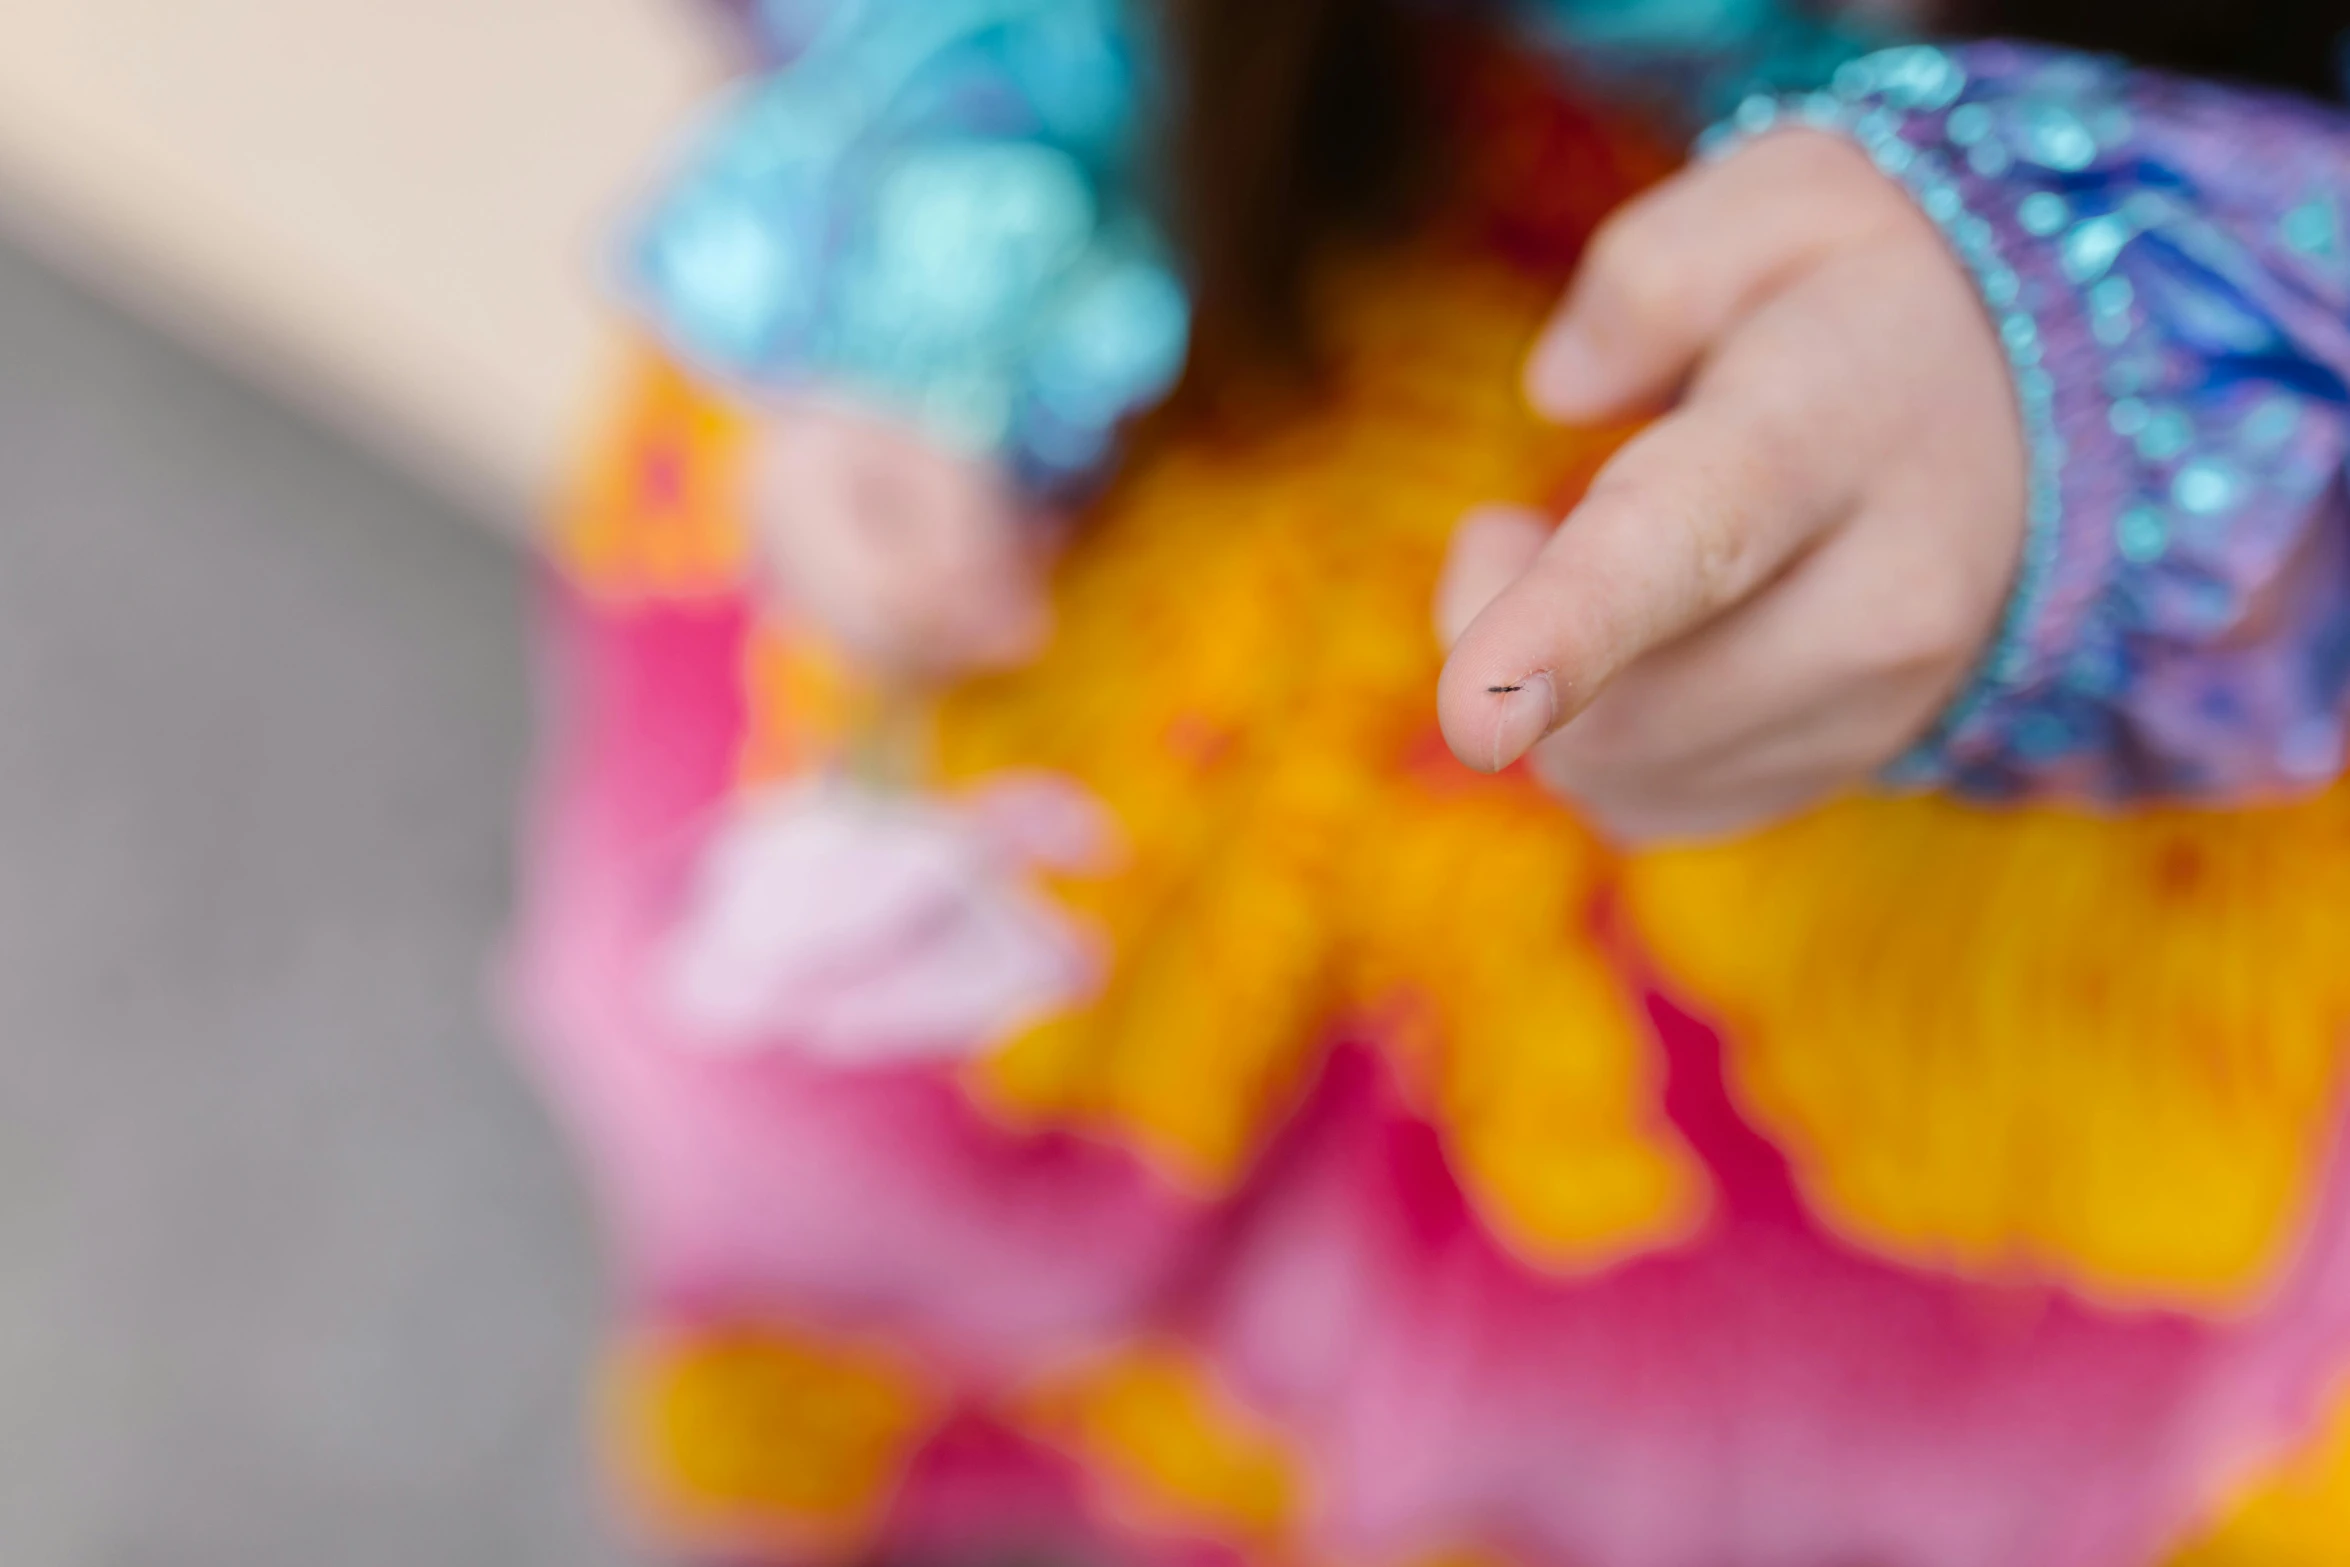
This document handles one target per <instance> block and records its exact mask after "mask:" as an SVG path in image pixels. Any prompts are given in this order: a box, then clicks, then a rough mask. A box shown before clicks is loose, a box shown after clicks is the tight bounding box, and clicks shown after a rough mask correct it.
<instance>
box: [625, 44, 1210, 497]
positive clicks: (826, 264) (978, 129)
mask: <svg viewBox="0 0 2350 1567" xmlns="http://www.w3.org/2000/svg"><path fill="white" fill-rule="evenodd" d="M745 19H746V21H748V22H749V23H750V24H751V26H752V27H753V29H754V32H755V35H756V36H757V38H758V39H759V41H760V43H761V44H762V45H763V46H764V53H765V54H766V56H767V57H768V59H769V61H770V64H769V65H768V66H767V67H766V68H765V69H763V70H762V71H760V72H759V73H757V74H755V75H753V76H751V77H749V78H747V79H746V80H744V81H743V82H741V83H739V84H738V85H737V86H736V87H734V88H733V89H732V90H731V91H730V92H729V93H727V94H726V95H725V96H724V97H723V98H722V99H721V101H719V102H718V103H717V104H715V105H714V106H713V107H712V108H711V110H710V111H709V113H708V115H707V117H706V119H705V121H704V123H703V124H702V125H701V126H700V127H699V128H698V130H697V131H696V132H695V133H694V134H693V136H692V137H691V138H690V139H689V141H688V143H687V145H686V146H685V148H684V150H683V152H682V154H681V156H680V157H679V158H678V159H677V161H676V164H675V167H674V168H673V169H672V171H671V172H670V175H669V177H668V178H667V179H666V180H665V181H663V182H662V184H661V186H660V189H659V191H658V193H657V194H656V196H655V197H654V199H653V200H652V201H651V202H650V204H649V205H648V207H647V209H646V210H645V212H644V213H643V214H642V215H641V217H640V219H639V221H638V222H637V223H636V224H635V225H634V226H633V227H632V230H631V232H630V236H629V239H628V242H627V250H626V255H625V275H626V281H627V286H628V288H629V290H630V292H631V293H632V294H633V296H634V297H635V299H636V300H637V302H638V303H639V305H640V306H641V308H642V309H643V310H644V312H645V313H646V314H647V315H648V316H649V317H650V318H651V320H652V322H653V323H654V325H655V326H656V327H657V329H658V330H659V331H660V332H661V333H662V335H663V336H664V338H665V339H666V340H667V341H668V342H669V343H670V344H671V345H672V346H673V347H674V348H675V349H676V350H677V351H678V352H680V353H681V354H683V355H684V356H685V357H686V358H687V359H688V360H689V361H690V362H692V363H693V364H694V365H695V366H696V368H698V369H700V370H701V371H703V372H704V373H706V374H709V375H712V376H714V377H716V378H718V379H721V380H723V381H725V382H727V383H729V384H732V385H734V386H736V387H737V388H739V389H742V390H744V391H746V392H749V393H751V394H753V395H757V394H759V393H762V392H771V391H786V390H791V389H795V388H802V387H812V386H821V387H823V388H824V389H825V390H826V391H827V392H829V393H832V394H835V395H841V394H846V395H851V396H856V397H859V398H862V399H864V400H867V401H869V402H871V403H874V404H877V405H879V406H882V407H884V408H886V409H889V410H891V411H894V412H897V413H900V414H902V415H904V416H905V417H907V418H909V419H912V420H913V421H915V422H916V423H918V424H919V425H920V426H922V427H923V428H924V429H926V430H927V431H928V432H929V433H930V434H931V435H932V436H934V437H935V438H938V439H941V440H944V441H947V442H950V443H952V444H955V445H958V446H960V447H963V448H965V449H968V450H971V451H975V452H985V453H990V454H993V455H998V456H1001V457H1002V458H1004V459H1005V460H1006V461H1008V462H1009V463H1010V464H1011V466H1012V467H1013V468H1014V470H1015V471H1016V472H1017V473H1018V474H1019V475H1020V477H1022V478H1023V479H1025V480H1026V481H1028V482H1029V483H1030V484H1031V485H1033V486H1034V487H1036V488H1038V489H1041V490H1045V491H1048V492H1049V491H1052V490H1056V489H1060V488H1064V487H1066V486H1069V485H1072V484H1076V483H1080V482H1082V481H1083V480H1084V479H1085V478H1087V477H1088V476H1090V475H1091V474H1093V473H1095V472H1096V471H1098V470H1099V469H1100V467H1101V466H1102V465H1103V462H1104V460H1105V458H1106V457H1107V455H1108V453H1109V451H1110V449H1111V446H1112V443H1113V441H1114V439H1115V436H1116V432H1117V428H1118V426H1119V424H1120V423H1121V422H1122V421H1123V420H1124V419H1125V418H1126V417H1127V416H1128V415H1130V414H1131V413H1133V412H1134V411H1136V410H1138V409H1140V408H1142V407H1145V406H1147V405H1148V404H1150V403H1152V402H1154V401H1156V400H1157V399H1158V398H1159V397H1160V396H1161V395H1163V394H1164V392H1165V391H1166V390H1167V389H1168V387H1169V386H1170V385H1171V384H1172V383H1173V381H1174V379H1175V377H1176V375H1177V374H1178V372H1179V371H1180V369H1181V366H1182V362H1183V357H1184V353H1185V351H1186V347H1187V342H1188V336H1189V306H1188V303H1187V300H1186V296H1185V293H1184V290H1183V288H1182V285H1181V282H1180V280H1179V278H1178V276H1177V274H1176V272H1175V269H1174V267H1173V265H1172V263H1171V261H1170V259H1169V256H1168V253H1167V249H1166V246H1165V245H1164V243H1163V242H1162V240H1161V237H1160V234H1159V231H1158V228H1157V226H1156V225H1155V224H1154V223H1153V221H1152V218H1151V214H1150V212H1149V211H1148V210H1147V207H1146V204H1145V202H1144V200H1143V199H1142V190H1141V185H1142V182H1141V179H1140V177H1139V167H1138V166H1139V162H1140V159H1139V155H1138V146H1139V142H1140V122H1141V119H1142V117H1143V115H1144V114H1145V112H1146V109H1147V99H1148V95H1149V91H1150V88H1149V81H1148V74H1147V73H1148V58H1147V56H1148V51H1147V50H1146V49H1144V48H1143V47H1142V46H1141V40H1139V39H1138V38H1137V36H1136V28H1135V25H1134V21H1133V13H1131V12H1130V10H1129V8H1128V6H1127V5H1126V4H1124V3H1123V0H769V3H768V4H765V5H762V6H758V7H754V8H751V9H749V10H748V12H747V13H746V18H745Z"/></svg>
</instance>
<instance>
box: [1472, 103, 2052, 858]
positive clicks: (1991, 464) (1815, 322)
mask: <svg viewBox="0 0 2350 1567" xmlns="http://www.w3.org/2000/svg"><path fill="white" fill-rule="evenodd" d="M1527 387H1528V393H1529V395H1530V396H1531V397H1532V399H1533V401H1534V403H1535V405H1536V406H1537V407H1538V408H1540V409H1541V410H1543V411H1544V412H1545V413H1547V414H1549V415H1550V416H1552V417H1555V418H1558V419H1561V420H1569V419H1572V420H1578V421H1597V420H1602V419H1611V418H1616V417H1621V416H1625V415H1629V414H1633V413H1637V412H1640V411H1643V410H1646V409H1650V408H1654V407H1656V406H1658V405H1659V404H1662V403H1664V402H1665V401H1667V400H1668V399H1672V398H1674V397H1675V395H1676V394H1679V395H1678V400H1677V402H1676V403H1675V405H1674V407H1673V409H1672V411H1671V412H1670V413H1669V414H1667V415H1666V416H1665V417H1663V418H1662V419H1661V420H1660V421H1659V422H1658V423H1656V424H1655V425H1653V426H1651V427H1650V428H1649V429H1648V430H1646V431H1644V432H1643V433H1642V434H1641V435H1640V436H1639V437H1638V438H1637V439H1636V440H1634V441H1633V442H1632V443H1631V444H1630V445H1629V446H1627V447H1626V448H1625V449H1624V450H1623V452H1622V453H1620V454H1619V455H1618V456H1617V457H1616V459H1615V460H1614V461H1613V462H1612V463H1610V464H1609V465H1608V467H1607V469H1606V470H1605V471H1604V472H1603V473H1602V474H1601V476H1600V477H1599V479H1598V481H1597V482H1596V483H1595V484H1594V485H1593V486H1592V488H1591V492H1590V494H1589V496H1588V497H1587V498H1586V499H1585V500H1584V502H1583V503H1582V505H1581V506H1579V507H1578V508H1577V509H1576V510H1575V512H1574V513H1573V514H1572V515H1571V516H1569V517H1568V518H1567V520H1566V522H1565V524H1564V525H1563V526H1561V527H1559V528H1558V529H1557V530H1556V532H1555V533H1554V532H1551V531H1550V530H1549V529H1547V528H1546V527H1545V526H1543V520H1542V519H1539V518H1536V517H1532V516H1529V515H1526V514H1523V513H1515V512H1493V513H1485V514H1480V515H1478V516H1475V517H1472V518H1470V519H1469V520H1468V521H1467V522H1466V523H1464V525H1463V527H1462V528H1461V531H1460V533H1459V534H1458V535H1457V536H1456V538H1455V541H1454V546H1453V555H1452V560H1451V563H1450V565H1449V566H1448V568H1447V573H1446V581H1445V584H1444V586H1443V588H1442V589H1441V590H1440V593H1439V600H1440V602H1439V605H1438V618H1439V622H1440V624H1441V626H1442V628H1443V630H1444V631H1445V634H1446V635H1447V636H1448V637H1457V638H1458V640H1457V643H1456V644H1455V645H1454V647H1453V650H1452V656H1451V661H1450V663H1449V664H1448V665H1447V666H1446V668H1445V671H1444V678H1443V681H1442V683H1441V686H1440V688H1439V693H1438V701H1439V708H1440V714H1441V718H1442V721H1443V725H1444V733H1445V738H1446V739H1447V740H1448V741H1449V742H1450V744H1451V746H1452V749H1453V751H1454V752H1455V754H1457V755H1458V756H1459V757H1460V758H1461V759H1462V760H1463V761H1464V762H1466V763H1468V764H1469V765H1470V766H1472V767H1476V768H1480V769H1499V768H1501V767H1504V766H1507V765H1508V764H1509V763H1511V762H1513V761H1515V760H1516V759H1517V758H1518V757H1519V756H1521V755H1523V754H1525V753H1526V752H1527V751H1528V750H1529V749H1530V748H1532V749H1533V750H1534V764H1535V767H1536V769H1537V771H1538V772H1539V773H1540V775H1541V776H1542V777H1543V779H1544V780H1545V781H1546V782H1548V783H1549V784H1550V785H1551V786H1552V787H1553V788H1555V789H1557V790H1558V791H1560V792H1561V793H1563V794H1565V795H1567V796H1570V797H1571V798H1572V799H1574V800H1575V801H1576V802H1577V803H1578V804H1579V805H1580V806H1582V807H1583V808H1584V809H1586V810H1588V811H1589V812H1591V813H1592V814H1593V816H1594V817H1595V818H1596V819H1597V820H1598V821H1599V822H1600V823H1601V824H1602V825H1604V826H1606V827H1607V828H1609V829H1610V830H1611V831H1614V832H1616V833H1617V834H1619V835H1621V836H1624V837H1627V838H1633V839H1653V838H1660V837H1689V836H1701V835H1710V834H1716V833H1723V832H1729V831H1734V830H1736V829H1739V828H1742V827H1746V826H1749V825H1753V824H1756V823H1759V822H1762V821H1766V820H1769V819H1771V818H1774V817H1777V816H1780V815H1783V814H1785V813H1787V812H1790V811H1792V810H1795V809H1797V808H1799V807H1801V806H1803V805H1805V804H1808V803H1809V802H1811V801H1813V800H1815V799H1818V798H1819V797H1821V796H1823V795H1826V794H1830V793H1833V792H1835V791H1837V790H1839V789H1841V788H1845V787H1848V786H1851V785H1853V784H1855V783H1858V782H1861V781H1863V780H1865V779H1866V778H1867V777H1869V776H1870V775H1871V774H1873V773H1874V772H1875V771H1876V770H1877V769H1879V768H1880V767H1882V766H1883V765H1884V764H1885V763H1887V762H1888V761H1890V760H1892V759H1893V758H1894V757H1895V756H1897V755H1898V754H1899V753H1900V752H1901V751H1902V750H1903V749H1904V748H1905V747H1907V746H1908V745H1909V744H1910V743H1911V742H1913V741H1915V740H1916V739H1917V738H1918V737H1919V736H1920V734H1921V733H1922V732H1923V731H1924V730H1925V729H1926V728H1927V727H1928V726H1929V725H1930V724H1931V723H1932V721H1933V719H1934V717H1935V715H1936V714H1937V712H1938V711H1939V710H1940V709H1941V708H1942V706H1943V705H1944V704H1945V703H1946V702H1947V701H1948V700H1949V699H1950V698H1951V697H1952V696H1953V695H1954V694H1955V692H1956V690H1957V688H1958V687H1959V685H1960V684H1961V683H1962V681H1963V680H1964V678H1965V677H1966V675H1967V674H1968V672H1969V670H1970V667H1971V666H1972V664H1973V663H1974V661H1975V660H1976V658H1977V657H1978V656H1979V655H1980V653H1981V652H1982V650H1983V648H1984V646H1985V644H1986V643H1987V641H1988V640H1989V638H1990V637H1991V635H1992V633H1993V630H1994V627H1995V625H1996V623H1997V621H1998V618H1999V615H2000V611H2001V608H2002V606H2003V603H2004V601H2005V598H2006V595H2007V593H2008V591H2009V587H2010V583H2011V580H2012V579H2013V577H2014V574H2015V569H2016V563H2017V560H2018V557H2019V555H2020V552H2021V549H2022V540H2023V535H2024V516H2025V474H2026V468H2027V461H2026V454H2025V447H2024V441H2023V433H2022V425H2021V421H2020V419H2019V416H2018V413H2017V409H2016V405H2015V400H2014V394H2013V391H2012V387H2011V382H2010V380H2009V372H2008V369H2007V366H2006V363H2005V360H2004V356H2003V354H2002V352H2001V348H2000V344H1999V341H1998V338H1997V336H1996V335H1995V333H1994V331H1993V329H1992V326H1991V323H1990V320H1989V318H1988V316H1987V315H1986V314H1985V312H1984V309H1983V306H1982V304H1981V303H1980V301H1979V299H1978V297H1977V295H1976V292H1975V289H1974V286H1973V284H1972V282H1971V280H1970V279H1969V278H1968V277H1967V275H1966V273H1965V272H1964V271H1963V270H1962V269H1961V268H1960V266H1959V263H1958V262H1957V260H1956V259H1955V258H1954V257H1953V256H1952V255H1951V254H1950V253H1949V251H1948V250H1947V249H1946V248H1945V246H1944V243H1943V241H1942V239H1941V237H1940V235H1939V234H1938V233H1937V232H1936V231H1935V229H1934V227H1933V225H1932V224H1931V223H1930V222H1929V221H1928V220H1927V219H1926V218H1925V216H1924V215H1923V214H1922V213H1920V212H1919V211H1918V210H1917V208H1916V206H1915V205H1914V203H1913V202H1912V201H1911V199H1910V198H1909V196H1908V195H1906V194H1905V193H1904V192H1903V191H1902V190H1901V189H1900V188H1899V187H1898V186H1896V185H1895V184H1894V183H1893V182H1892V181H1890V180H1889V179H1887V178H1886V177H1885V176H1884V175H1883V174H1881V173H1879V172H1878V171H1877V169H1876V168H1875V167H1874V166H1873V165H1872V164H1870V162H1869V161H1868V160H1867V158H1865V157H1864V156H1863V155H1862V154H1861V153H1860V152H1859V151H1857V150H1856V149H1854V148H1853V147H1851V146H1850V145H1848V144H1847V143H1845V142H1844V141H1842V140H1840V139H1837V138H1835V137H1832V136H1829V135H1827V134H1825V133H1822V132H1813V131H1789V132H1783V133H1780V134H1777V135H1773V136H1769V137H1767V138H1765V139H1763V140H1761V141H1759V142H1757V143H1755V144H1754V145H1752V146H1750V147H1748V148H1746V149H1744V150H1742V151H1740V152H1738V153H1736V154H1734V155H1733V156H1731V157H1729V158H1727V159H1725V160H1723V161H1722V162H1720V163H1717V164H1711V165H1704V166H1700V167H1697V168H1693V169H1691V170H1688V171H1687V172H1685V173H1683V174H1681V175H1680V176H1678V177H1677V178H1675V179H1674V180H1673V181H1671V182H1670V183H1668V184H1667V185H1665V186H1663V187H1661V188H1659V189H1658V190H1656V191H1655V192H1653V193H1651V194H1650V195H1649V196H1647V197H1646V198H1644V199H1643V200H1641V201H1639V202H1637V203H1635V204H1634V205H1633V206H1631V207H1630V208H1628V209H1626V210H1625V211H1624V213H1623V214H1622V215H1620V216H1619V217H1617V218H1616V219H1615V220H1614V221H1613V222H1611V223H1610V224H1609V225H1608V227H1607V228H1606V229H1605V230H1604V231H1603V232H1602V234H1601V235H1600V236H1599V237H1598V239H1597V240H1596V241H1595V243H1594V246H1593V249H1592V251H1591V254H1590V256H1589V258H1588V260H1587V261H1586V262H1585V264H1584V267H1583V270H1582V273H1581V276H1580V277H1579V278H1578V279H1577V281H1576V283H1575V286H1574V287H1573V289H1572V290H1571V291H1570V295H1569V297H1568V299H1567V301H1566V303H1565V304H1564V305H1563V306H1562V307H1561V309H1560V312H1559V314H1558V316H1557V317H1556V318H1555V319H1554V320H1553V321H1552V323H1551V325H1550V327H1549V328H1548V329H1547V331H1546V332H1545V333H1544V336H1543V339H1542V342H1541V344H1540V346H1539V347H1538V348H1537V349H1536V350H1535V353H1534V357H1533V360H1532V363H1531V365H1530V367H1529V369H1528V372H1527ZM1570 720H1571V721H1572V722H1570ZM1561 726H1564V727H1563V728H1562V727H1561ZM1546 735H1547V736H1550V738H1549V739H1547V740H1544V739H1543V737H1544V736H1546ZM1537 741H1541V742H1542V743H1541V744H1540V745H1539V746H1537V745H1536V742H1537Z"/></svg>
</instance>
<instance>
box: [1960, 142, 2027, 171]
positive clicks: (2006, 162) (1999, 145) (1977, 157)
mask: <svg viewBox="0 0 2350 1567" xmlns="http://www.w3.org/2000/svg"><path fill="white" fill-rule="evenodd" d="M1966 161H1967V167H1968V168H1970V169H1973V170H1974V171H1975V172H1976V173H1977V174H1980V175H1981V176H1982V177H1983V178H1985V179H1987V180H1995V179H1997V178H1999V177H2000V176H2001V175H2003V174H2005V173H2006V172H2007V171H2008V170H2009V169H2011V168H2013V167H2015V155H2014V154H2013V153H2011V152H2009V151H2008V150H2007V146H2006V144H2005V143H2003V142H1996V141H1985V142H1977V143H1976V144H1975V145H1974V146H1972V147H1970V148H1968V149H1967V155H1966Z"/></svg>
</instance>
